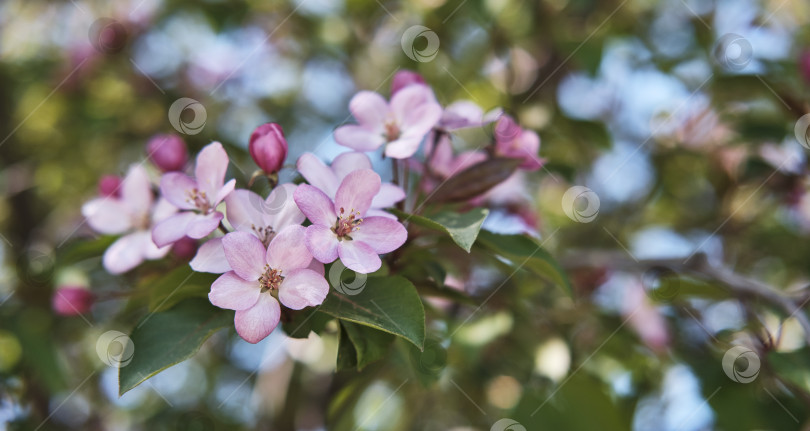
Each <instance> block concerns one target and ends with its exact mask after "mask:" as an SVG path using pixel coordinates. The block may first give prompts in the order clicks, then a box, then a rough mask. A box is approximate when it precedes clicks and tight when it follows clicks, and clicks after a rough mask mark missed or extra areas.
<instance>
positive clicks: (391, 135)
mask: <svg viewBox="0 0 810 431" xmlns="http://www.w3.org/2000/svg"><path fill="white" fill-rule="evenodd" d="M399 134H400V130H399V126H398V125H397V123H396V121H394V120H388V121H386V122H385V138H386V139H387V140H388V141H389V142H390V141H396V140H397V139H399Z"/></svg>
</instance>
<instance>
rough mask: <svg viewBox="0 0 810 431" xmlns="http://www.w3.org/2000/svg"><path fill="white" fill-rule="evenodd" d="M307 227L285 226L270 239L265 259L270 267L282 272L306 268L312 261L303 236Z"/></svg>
mask: <svg viewBox="0 0 810 431" xmlns="http://www.w3.org/2000/svg"><path fill="white" fill-rule="evenodd" d="M306 230H307V228H305V227H303V226H300V225H298V226H287V227H286V228H284V229H283V230H282V231H281V232H279V233H278V235H276V237H275V238H273V240H272V241H270V245H269V246H268V247H267V255H266V261H267V264H268V265H270V268H273V269H280V270H282V272H287V271H292V270H294V269H299V268H306V267H307V266H308V265H309V263H310V262H312V254H311V253H310V252H309V250H308V249H307V243H306V240H305V239H304V238H305V235H306Z"/></svg>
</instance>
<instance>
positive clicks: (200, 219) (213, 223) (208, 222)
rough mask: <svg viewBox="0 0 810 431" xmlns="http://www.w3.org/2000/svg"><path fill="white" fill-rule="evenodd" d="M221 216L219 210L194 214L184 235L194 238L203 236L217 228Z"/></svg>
mask: <svg viewBox="0 0 810 431" xmlns="http://www.w3.org/2000/svg"><path fill="white" fill-rule="evenodd" d="M223 217H224V215H223V214H222V213H221V212H213V213H211V214H195V217H194V219H192V220H191V221H190V223H189V225H188V230H187V231H186V235H188V237H189V238H194V239H200V238H204V237H206V236H208V234H210V233H211V232H213V231H215V230H216V229H217V226H219V222H220V221H221V220H222V218H223Z"/></svg>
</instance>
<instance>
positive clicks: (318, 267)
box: [307, 259, 324, 276]
mask: <svg viewBox="0 0 810 431" xmlns="http://www.w3.org/2000/svg"><path fill="white" fill-rule="evenodd" d="M307 269H310V270H312V271H315V272H317V273H318V274H320V275H321V276H323V275H324V269H323V264H322V263H320V262H318V261H317V260H316V259H312V262H310V263H309V266H308V267H307Z"/></svg>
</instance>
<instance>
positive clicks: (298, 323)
mask: <svg viewBox="0 0 810 431" xmlns="http://www.w3.org/2000/svg"><path fill="white" fill-rule="evenodd" d="M289 312H290V314H291V315H292V318H291V319H290V320H288V321H286V322H283V323H282V324H281V327H282V328H283V329H284V333H285V334H287V336H288V337H291V338H307V337H309V333H310V332H312V331H315V332H320V331H321V330H322V329H323V328H324V326H326V324H327V323H328V322H329V321H330V320H332V319H333V317H332V316H330V315H328V314H324V313H321V312H319V311H318V310H317V309H316V308H312V307H307V308H305V309H303V310H289Z"/></svg>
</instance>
